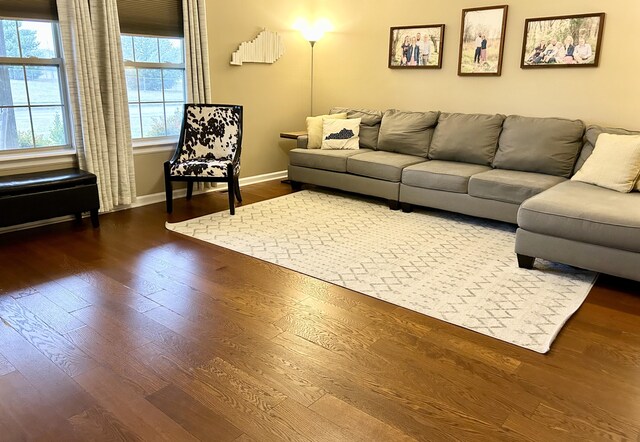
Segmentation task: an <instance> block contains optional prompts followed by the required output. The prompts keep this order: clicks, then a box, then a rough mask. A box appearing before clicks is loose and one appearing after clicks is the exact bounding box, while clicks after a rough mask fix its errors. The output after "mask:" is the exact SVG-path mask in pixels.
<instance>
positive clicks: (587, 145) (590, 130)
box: [573, 126, 640, 174]
mask: <svg viewBox="0 0 640 442" xmlns="http://www.w3.org/2000/svg"><path fill="white" fill-rule="evenodd" d="M600 134H615V135H640V132H635V131H632V130H626V129H617V128H613V127H601V126H589V127H587V132H586V133H585V134H584V145H583V146H582V151H580V156H579V157H578V162H577V163H576V167H575V168H574V169H573V173H574V174H575V173H576V172H577V171H579V170H580V169H581V168H582V166H583V165H584V162H585V161H587V158H589V157H590V156H591V154H592V153H593V148H594V147H595V145H596V141H597V140H598V136H600Z"/></svg>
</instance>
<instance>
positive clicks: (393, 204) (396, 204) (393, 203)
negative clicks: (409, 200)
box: [387, 200, 400, 210]
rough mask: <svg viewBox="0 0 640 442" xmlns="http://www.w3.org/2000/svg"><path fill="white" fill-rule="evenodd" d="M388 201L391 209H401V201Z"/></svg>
mask: <svg viewBox="0 0 640 442" xmlns="http://www.w3.org/2000/svg"><path fill="white" fill-rule="evenodd" d="M387 203H388V204H389V209H391V210H400V202H398V201H396V200H387Z"/></svg>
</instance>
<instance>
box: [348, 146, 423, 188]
mask: <svg viewBox="0 0 640 442" xmlns="http://www.w3.org/2000/svg"><path fill="white" fill-rule="evenodd" d="M423 161H425V159H424V158H422V157H417V156H413V155H402V154H399V153H392V152H382V151H376V152H368V153H363V154H360V155H354V156H351V157H349V159H348V160H347V172H349V173H353V174H355V175H361V176H366V177H369V178H376V179H379V180H384V181H392V182H400V179H401V178H402V169H404V168H405V167H407V166H411V165H413V164H417V163H421V162H423Z"/></svg>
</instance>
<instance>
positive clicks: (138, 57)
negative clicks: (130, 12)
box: [122, 34, 186, 139]
mask: <svg viewBox="0 0 640 442" xmlns="http://www.w3.org/2000/svg"><path fill="white" fill-rule="evenodd" d="M122 52H123V55H124V64H125V73H126V77H127V96H128V99H129V114H130V117H131V136H132V138H134V139H135V138H153V137H165V136H175V135H179V133H180V127H181V126H182V116H183V112H184V103H185V100H186V98H185V97H186V93H185V67H184V47H183V39H182V38H170V37H149V36H138V35H126V34H123V35H122Z"/></svg>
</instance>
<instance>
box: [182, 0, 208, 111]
mask: <svg viewBox="0 0 640 442" xmlns="http://www.w3.org/2000/svg"><path fill="white" fill-rule="evenodd" d="M205 3H206V1H205V0H182V10H183V11H182V12H183V17H184V48H185V52H186V57H187V60H186V62H187V63H186V69H187V101H188V102H190V103H200V104H206V103H211V77H210V75H209V47H208V44H207V17H206V8H205Z"/></svg>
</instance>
